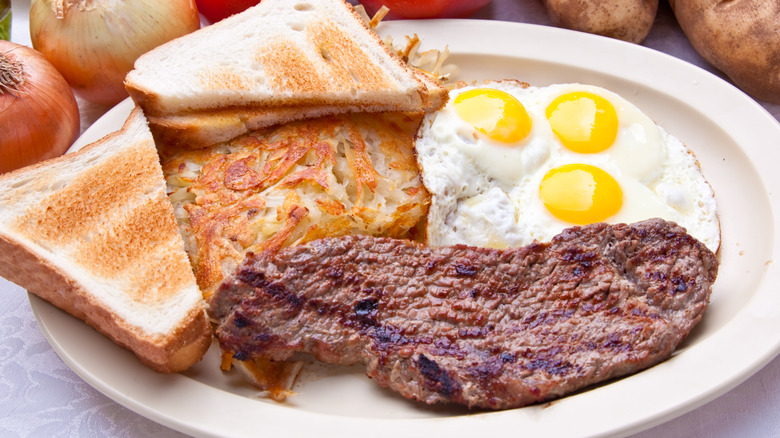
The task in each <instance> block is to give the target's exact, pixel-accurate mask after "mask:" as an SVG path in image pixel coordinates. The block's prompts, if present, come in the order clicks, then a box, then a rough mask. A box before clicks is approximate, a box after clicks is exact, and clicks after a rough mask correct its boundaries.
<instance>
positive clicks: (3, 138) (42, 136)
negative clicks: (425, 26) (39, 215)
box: [0, 40, 79, 173]
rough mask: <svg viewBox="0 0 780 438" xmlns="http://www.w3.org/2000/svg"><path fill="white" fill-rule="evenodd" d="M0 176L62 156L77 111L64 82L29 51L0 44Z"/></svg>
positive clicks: (75, 129) (69, 141)
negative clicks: (0, 174)
mask: <svg viewBox="0 0 780 438" xmlns="http://www.w3.org/2000/svg"><path fill="white" fill-rule="evenodd" d="M0 127H1V128H0V132H2V134H0V173H2V172H8V171H9V170H13V169H17V168H19V167H23V166H27V165H29V164H33V163H37V162H38V161H41V160H44V159H47V158H52V157H56V156H59V155H62V154H64V153H65V151H66V150H67V149H68V148H69V147H70V145H71V144H72V143H73V142H74V141H75V140H76V138H77V137H78V135H79V109H78V106H77V105H76V98H75V97H73V92H72V91H71V89H70V86H69V85H68V83H67V82H65V78H63V77H62V75H61V74H60V73H59V72H58V71H57V69H55V68H54V66H53V65H51V63H49V61H47V60H46V58H44V56H43V55H41V54H40V53H38V52H36V51H35V50H33V49H31V48H29V47H26V46H22V45H20V44H16V43H12V42H9V41H4V40H0Z"/></svg>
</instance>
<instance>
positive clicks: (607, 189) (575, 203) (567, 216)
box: [539, 164, 623, 225]
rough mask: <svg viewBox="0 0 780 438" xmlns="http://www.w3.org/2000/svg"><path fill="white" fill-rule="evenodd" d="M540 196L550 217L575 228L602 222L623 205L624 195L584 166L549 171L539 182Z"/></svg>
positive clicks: (607, 176) (607, 179) (606, 178)
mask: <svg viewBox="0 0 780 438" xmlns="http://www.w3.org/2000/svg"><path fill="white" fill-rule="evenodd" d="M539 195H540V196H541V198H542V202H544V205H545V207H547V209H548V210H549V211H550V213H552V214H553V216H555V217H557V218H558V219H561V220H563V221H566V222H569V223H572V224H577V225H586V224H592V223H595V222H602V221H604V220H605V219H607V218H608V217H610V216H612V215H614V214H615V213H617V212H618V210H620V207H621V206H622V205H623V191H622V190H621V189H620V185H619V184H618V183H617V181H615V179H614V178H613V177H612V176H611V175H610V174H608V173H607V172H605V171H603V170H602V169H599V168H598V167H594V166H590V165H587V164H567V165H564V166H560V167H556V168H554V169H551V170H550V171H549V172H547V174H545V176H544V178H542V183H541V186H540V188H539Z"/></svg>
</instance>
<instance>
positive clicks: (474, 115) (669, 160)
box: [416, 80, 720, 251]
mask: <svg viewBox="0 0 780 438" xmlns="http://www.w3.org/2000/svg"><path fill="white" fill-rule="evenodd" d="M416 149H417V156H418V158H417V159H418V163H419V165H420V169H421V172H422V178H423V183H424V185H425V187H426V188H427V189H428V191H429V192H430V193H431V206H430V209H429V212H428V226H427V241H428V244H430V245H452V244H467V245H473V246H483V247H491V248H506V247H516V246H523V245H528V244H530V243H532V242H534V241H539V242H546V241H549V240H551V239H552V237H553V236H555V235H556V234H559V233H560V232H561V231H562V230H563V229H565V228H568V227H571V226H574V225H585V224H590V223H595V222H607V223H632V222H637V221H640V220H643V219H648V218H652V217H661V218H664V219H666V220H670V221H674V222H676V223H678V224H679V225H681V226H683V227H685V228H686V229H687V230H688V232H689V233H690V234H691V235H692V236H694V237H695V238H697V239H698V240H700V241H702V242H703V243H704V244H705V245H707V246H708V247H709V248H710V249H712V250H713V251H717V249H718V247H719V245H720V225H719V221H718V216H717V205H716V201H715V196H714V193H713V190H712V188H711V187H710V185H709V183H708V182H707V181H706V180H705V178H704V176H703V174H702V172H701V169H700V167H699V164H698V162H697V161H696V158H695V156H694V155H693V153H692V152H691V151H690V150H689V149H688V148H687V147H686V146H685V145H684V144H683V143H682V142H681V141H680V140H678V139H677V138H675V137H674V136H672V135H670V134H669V133H667V132H666V131H665V130H664V129H663V128H661V127H660V126H658V125H657V124H656V123H654V122H653V121H652V120H651V119H650V117H648V116H647V115H646V114H644V113H643V112H642V111H641V110H640V109H639V108H638V107H636V106H635V105H633V104H632V103H630V102H628V101H627V100H626V99H624V98H622V97H621V96H619V95H618V94H616V93H613V92H611V91H609V90H606V89H604V88H601V87H597V86H592V85H584V84H555V85H550V86H546V87H530V86H528V84H525V83H522V82H519V81H510V80H505V81H496V82H488V83H485V84H483V85H479V86H476V85H470V86H464V87H460V88H457V89H454V90H452V91H451V92H450V100H449V103H448V104H447V106H446V107H444V108H443V109H441V110H440V111H438V112H436V113H432V114H429V115H427V116H426V118H425V119H424V121H423V123H422V125H421V127H420V131H419V133H418V138H417V142H416Z"/></svg>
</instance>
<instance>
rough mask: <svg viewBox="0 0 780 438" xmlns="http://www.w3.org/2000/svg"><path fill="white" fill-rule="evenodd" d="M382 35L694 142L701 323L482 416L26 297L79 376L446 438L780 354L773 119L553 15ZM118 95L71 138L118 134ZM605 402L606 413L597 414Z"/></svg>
mask: <svg viewBox="0 0 780 438" xmlns="http://www.w3.org/2000/svg"><path fill="white" fill-rule="evenodd" d="M377 30H378V32H379V33H380V34H381V35H392V37H393V39H394V40H397V41H403V39H404V38H405V36H407V35H413V34H417V35H418V36H419V37H420V40H421V42H422V49H423V50H426V49H441V48H443V47H445V46H446V47H448V49H449V51H450V56H449V58H448V59H447V62H448V63H451V64H453V65H454V66H455V67H456V69H457V70H456V72H455V73H453V77H452V78H451V79H452V80H466V81H481V80H488V79H519V80H522V81H525V82H528V83H530V84H531V85H533V86H546V85H550V84H556V83H574V82H577V83H584V84H591V85H595V86H599V87H603V88H605V89H608V90H611V91H613V92H615V93H618V94H619V95H621V96H623V97H624V98H626V99H627V100H629V101H631V102H632V103H633V104H635V105H636V106H637V107H639V108H640V109H641V110H642V111H643V112H644V113H646V114H647V115H649V116H650V117H651V118H652V119H653V121H655V122H656V123H658V124H659V125H660V126H662V127H663V128H664V129H665V130H666V131H668V132H669V133H670V134H672V135H674V136H675V137H677V138H679V139H680V140H681V141H683V142H684V143H685V144H686V145H687V146H688V147H689V148H690V149H691V150H692V151H693V152H694V153H695V154H696V157H697V159H698V161H699V163H700V165H701V169H702V172H703V173H704V175H705V176H706V177H707V179H708V180H709V182H710V183H711V185H712V187H713V189H714V191H715V196H716V199H717V202H718V209H719V219H720V223H721V235H722V242H721V247H720V252H719V257H720V263H721V267H720V273H719V277H718V280H717V282H716V283H715V286H714V290H713V295H712V300H711V304H710V307H709V309H708V310H707V313H706V314H705V317H704V319H703V320H702V322H701V324H699V325H698V326H697V327H696V328H695V330H694V331H693V332H692V334H691V336H690V337H689V338H688V339H687V340H686V341H685V342H684V343H683V345H682V346H681V347H680V348H678V349H677V351H676V352H675V354H674V355H673V357H672V358H670V359H669V360H667V361H665V362H663V363H661V364H659V365H657V366H655V367H653V368H650V369H648V370H645V371H642V372H640V373H638V374H636V375H633V376H630V377H627V378H624V379H620V380H617V381H613V382H608V383H607V384H603V385H600V386H598V387H595V388H591V389H588V390H585V391H581V392H579V393H576V394H574V395H571V396H568V397H565V398H563V399H560V400H557V401H554V402H551V403H546V404H541V405H534V406H530V407H526V408H521V409H514V410H507V411H500V412H484V411H466V410H463V409H459V408H449V407H427V406H423V405H420V404H416V403H413V402H409V401H407V400H405V399H402V398H400V397H398V396H396V395H395V394H392V393H390V392H387V391H384V390H382V389H380V388H379V387H378V386H377V385H375V384H374V383H373V382H371V381H370V380H369V379H368V378H366V377H365V375H364V373H363V371H362V370H360V369H358V368H349V367H335V366H333V367H331V366H324V365H319V364H316V363H314V361H313V360H311V361H309V362H308V363H307V364H306V365H305V370H304V373H303V374H302V376H301V378H300V379H299V382H298V383H297V384H296V386H295V387H294V388H293V389H294V391H295V392H296V393H297V394H296V395H294V396H293V397H290V398H289V399H288V400H287V401H285V402H284V403H276V402H273V401H271V400H268V399H265V398H263V397H261V396H260V395H259V394H258V393H257V390H255V389H253V388H252V387H251V386H249V385H248V384H247V383H246V382H245V381H244V380H243V379H241V378H240V377H237V376H235V375H229V374H223V373H222V372H221V371H220V369H219V363H220V353H219V349H218V347H217V346H216V345H213V346H212V348H211V349H210V350H209V351H208V352H207V354H206V356H205V357H204V358H203V360H201V362H199V363H198V364H197V365H195V366H194V367H193V368H191V369H190V370H188V371H186V372H183V373H179V374H174V375H163V374H157V373H155V372H153V371H151V370H150V369H148V368H146V367H144V366H143V365H142V364H141V363H140V362H138V361H137V360H135V358H134V357H133V356H132V354H131V353H130V352H128V351H126V350H124V349H122V348H120V347H117V346H116V345H115V344H113V343H112V342H111V341H109V340H108V339H106V338H104V337H102V336H101V335H100V334H98V333H97V332H95V331H94V330H92V329H91V328H89V327H88V326H87V325H85V324H83V323H82V322H81V321H79V320H77V319H75V318H73V317H71V316H69V315H67V314H65V313H64V312H62V311H60V310H58V309H57V308H55V307H53V306H51V305H49V304H48V303H46V302H45V301H43V300H41V299H39V298H37V297H35V296H33V295H30V302H31V306H32V309H33V312H34V314H35V317H36V319H37V321H38V324H39V325H40V327H41V330H42V331H43V333H44V334H45V336H46V338H47V339H48V341H49V343H50V344H51V345H52V347H53V348H54V349H55V351H57V353H58V354H59V355H60V357H61V358H62V359H63V361H65V363H67V364H68V366H70V367H71V368H72V369H73V370H74V371H75V372H76V373H77V374H78V375H79V376H81V377H82V378H83V379H84V380H85V381H86V382H88V383H89V384H90V385H92V386H93V387H95V388H96V389H97V390H99V391H100V392H102V393H104V394H105V395H107V396H108V397H110V398H111V399H113V400H115V401H117V402H118V403H120V404H122V405H124V406H126V407H128V408H130V409H132V410H133V411H135V412H138V413H139V414H141V415H143V416H146V417H148V418H150V419H152V420H154V421H157V422H159V423H161V424H164V425H166V426H169V427H171V428H173V429H176V430H179V431H182V432H185V433H188V434H191V435H194V436H233V437H238V436H256V435H257V434H258V433H264V434H273V433H280V434H281V433H284V434H287V435H293V436H297V435H301V436H306V435H313V434H315V433H316V434H317V435H319V436H343V435H345V434H351V433H365V431H366V430H370V431H371V434H372V435H374V436H398V435H400V434H415V435H417V434H421V433H425V432H435V433H437V434H447V435H451V436H466V435H473V434H475V433H484V432H490V431H493V430H495V431H500V430H506V429H507V428H508V427H512V428H521V429H522V430H523V431H524V432H525V433H530V434H534V433H537V434H544V435H545V436H573V435H577V436H594V435H600V436H604V435H611V436H621V435H626V434H629V433H634V432H637V431H640V430H643V429H646V428H649V427H651V426H653V425H656V424H659V423H661V422H664V421H668V420H669V419H671V418H674V417H676V416H679V415H681V414H683V413H685V412H687V411H690V410H692V409H694V408H695V407H697V406H700V405H702V404H704V403H706V402H707V401H709V400H712V399H713V398H715V397H717V396H719V395H721V394H723V393H724V392H726V391H728V390H729V389H731V388H733V387H734V386H736V385H737V384H739V383H740V382H742V381H744V380H745V379H747V378H748V377H749V376H751V375H752V374H753V373H755V372H756V371H757V370H759V369H760V368H761V367H762V366H763V365H765V364H766V363H767V362H769V361H770V360H772V359H773V358H774V357H775V356H776V355H777V354H778V352H780V296H778V295H777V294H776V293H775V289H776V287H777V285H778V284H780V271H778V268H777V266H776V264H775V261H774V257H775V256H776V254H777V253H778V251H780V240H779V239H778V236H777V233H776V231H775V223H776V220H775V216H776V214H777V209H778V206H780V204H778V198H777V197H778V193H777V190H776V188H777V187H780V175H778V173H777V172H776V171H775V170H774V169H773V165H774V163H777V162H780V151H779V150H778V148H777V147H776V145H775V144H773V142H774V140H773V139H776V138H780V125H779V124H778V123H777V121H776V120H775V119H774V118H773V117H772V116H771V115H770V114H768V113H767V112H766V110H764V109H763V108H762V107H761V106H760V105H758V104H757V103H756V102H755V101H754V100H752V99H751V98H749V97H748V96H747V95H745V94H744V93H742V92H741V91H739V90H738V89H736V88H735V87H733V86H732V85H730V84H728V83H727V82H725V81H723V80H722V79H720V78H718V77H716V76H714V75H712V74H710V73H708V72H706V71H704V70H702V69H700V68H698V67H696V66H693V65H691V64H688V63H685V62H683V61H680V60H678V59H676V58H673V57H670V56H667V55H665V54H662V53H660V52H656V51H653V50H650V49H647V48H645V47H641V46H637V45H634V44H630V43H625V42H621V41H617V40H612V39H607V38H602V37H597V36H593V35H589V34H583V33H578V32H572V31H566V30H561V29H556V28H552V27H542V26H535V25H529V24H518V23H508V22H486V21H477V20H429V21H397V22H386V23H382V24H381V25H380V26H379V28H378V29H377ZM132 107H133V104H132V102H131V101H130V100H126V101H124V102H122V103H121V104H119V105H118V106H116V107H114V108H113V109H112V110H110V111H109V112H107V113H106V114H105V115H104V116H103V117H102V118H100V119H99V120H98V121H97V122H96V123H94V124H93V125H92V126H91V127H90V128H89V129H88V130H87V131H86V132H84V134H83V135H82V136H81V137H80V138H79V140H78V141H77V142H76V143H75V144H74V146H73V148H79V147H81V146H84V145H86V144H88V143H90V142H91V141H94V140H97V139H99V138H101V137H102V136H103V135H105V134H108V133H110V132H113V131H115V130H117V129H118V128H119V127H120V126H121V125H122V123H123V122H124V120H125V119H126V118H127V115H128V114H129V113H130V111H131V110H132ZM605 413H608V414H605Z"/></svg>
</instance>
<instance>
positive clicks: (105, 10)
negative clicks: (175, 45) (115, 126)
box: [30, 0, 200, 105]
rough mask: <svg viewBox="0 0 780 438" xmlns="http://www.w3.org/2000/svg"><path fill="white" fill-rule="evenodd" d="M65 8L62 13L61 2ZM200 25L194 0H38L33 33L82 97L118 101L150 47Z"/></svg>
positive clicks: (32, 8)
mask: <svg viewBox="0 0 780 438" xmlns="http://www.w3.org/2000/svg"><path fill="white" fill-rule="evenodd" d="M58 3H59V4H60V7H62V5H63V4H65V8H64V9H63V12H62V17H61V18H58V17H57V15H56V13H55V10H56V9H55V8H56V6H57V4H58ZM199 28H200V17H199V16H198V8H197V6H196V5H195V1H194V0H164V1H161V0H110V1H109V0H89V1H86V0H81V1H73V0H65V1H63V0H59V1H58V0H33V1H32V4H31V5H30V38H31V40H32V43H33V48H35V49H36V50H38V51H40V52H41V53H43V54H44V56H46V58H47V59H48V60H49V61H50V62H51V63H52V64H53V65H54V66H55V67H56V68H57V70H59V71H60V73H62V75H63V76H64V77H65V79H66V80H67V81H68V83H69V84H70V86H71V87H72V88H73V91H74V92H75V93H76V95H77V96H79V97H80V98H82V99H84V100H87V101H89V102H92V103H96V104H100V105H115V104H117V103H119V102H120V101H121V100H123V99H124V98H126V97H127V96H128V94H127V91H126V90H125V88H124V84H123V81H124V79H125V76H126V75H127V73H128V72H129V71H130V70H132V68H133V63H134V62H135V60H136V59H137V58H138V57H139V56H140V55H142V54H144V53H146V52H147V51H149V50H151V49H153V48H155V47H157V46H159V45H160V44H163V43H165V42H167V41H170V40H172V39H174V38H177V37H179V36H182V35H186V34H188V33H190V32H193V31H195V30H197V29H199Z"/></svg>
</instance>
